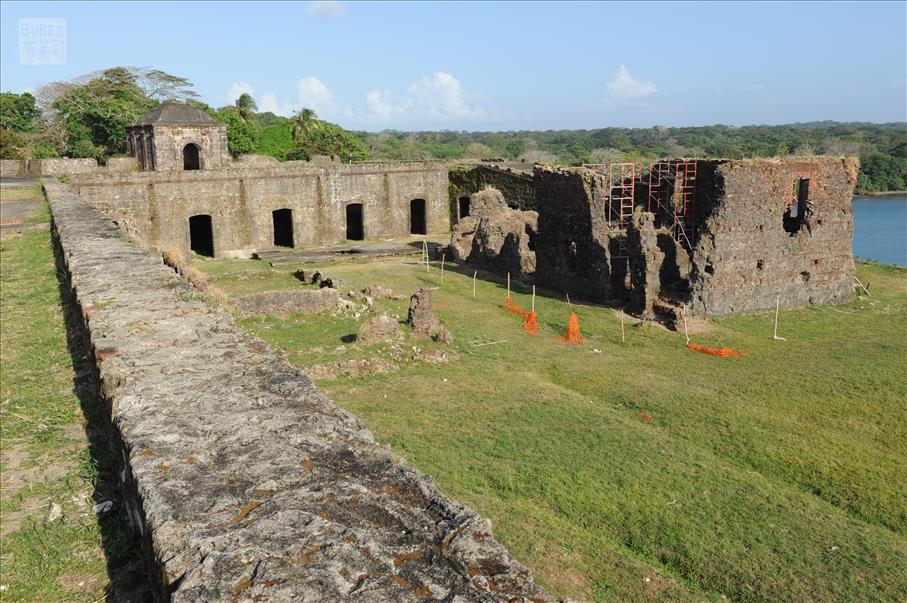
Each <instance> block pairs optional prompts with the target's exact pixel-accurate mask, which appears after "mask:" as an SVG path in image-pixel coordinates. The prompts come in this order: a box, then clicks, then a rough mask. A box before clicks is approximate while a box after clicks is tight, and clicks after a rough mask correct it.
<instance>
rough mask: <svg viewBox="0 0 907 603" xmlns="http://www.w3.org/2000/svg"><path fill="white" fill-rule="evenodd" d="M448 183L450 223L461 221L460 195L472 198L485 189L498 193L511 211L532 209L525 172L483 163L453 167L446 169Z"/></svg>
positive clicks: (531, 192) (532, 194)
mask: <svg viewBox="0 0 907 603" xmlns="http://www.w3.org/2000/svg"><path fill="white" fill-rule="evenodd" d="M449 181H450V187H449V195H450V222H451V224H455V223H456V222H457V221H458V220H459V219H460V218H461V216H460V213H459V201H458V199H459V198H460V197H461V196H464V195H465V196H472V195H473V194H475V193H477V192H479V191H482V190H484V189H486V188H489V187H491V188H494V189H496V190H499V191H501V194H503V195H504V199H505V200H506V202H507V205H508V206H509V207H510V208H511V209H519V210H534V209H535V208H536V207H535V187H534V185H533V179H532V172H530V171H528V170H518V169H513V168H510V167H503V166H501V167H498V166H494V165H487V164H477V165H476V164H473V165H456V166H452V167H451V168H450V175H449ZM470 213H472V212H471V211H470Z"/></svg>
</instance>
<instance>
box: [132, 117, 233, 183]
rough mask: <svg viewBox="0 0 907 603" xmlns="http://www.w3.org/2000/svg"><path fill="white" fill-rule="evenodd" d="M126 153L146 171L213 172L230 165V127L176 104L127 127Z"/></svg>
mask: <svg viewBox="0 0 907 603" xmlns="http://www.w3.org/2000/svg"><path fill="white" fill-rule="evenodd" d="M126 152H127V153H129V154H130V155H131V156H133V157H135V158H136V159H137V160H138V164H139V168H140V169H143V170H157V171H168V170H213V169H217V168H220V167H224V166H226V165H229V163H230V155H229V153H228V152H227V126H226V125H224V124H222V123H220V122H218V121H215V120H214V119H212V118H211V117H209V116H208V115H206V114H205V113H204V112H203V111H200V110H199V109H197V108H195V107H193V106H192V105H189V104H187V103H178V102H175V101H168V102H165V103H162V104H160V105H158V106H157V107H155V108H154V109H152V110H151V111H149V112H148V113H146V114H145V115H143V116H141V117H140V118H139V119H138V120H137V121H136V122H135V123H134V124H132V125H131V126H129V127H127V128H126Z"/></svg>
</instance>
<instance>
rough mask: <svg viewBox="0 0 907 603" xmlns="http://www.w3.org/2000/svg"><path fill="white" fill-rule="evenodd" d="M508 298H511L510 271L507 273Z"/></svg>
mask: <svg viewBox="0 0 907 603" xmlns="http://www.w3.org/2000/svg"><path fill="white" fill-rule="evenodd" d="M507 299H510V273H509V272H508V273H507Z"/></svg>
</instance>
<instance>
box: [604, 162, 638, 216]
mask: <svg viewBox="0 0 907 603" xmlns="http://www.w3.org/2000/svg"><path fill="white" fill-rule="evenodd" d="M638 173H639V171H638V169H637V165H636V164H635V163H612V164H610V165H608V179H609V181H610V186H611V195H610V199H609V200H608V220H610V221H611V222H616V225H617V227H618V228H619V229H621V230H623V229H625V228H626V227H627V224H629V223H630V218H632V217H633V200H634V198H635V194H636V179H637V177H638Z"/></svg>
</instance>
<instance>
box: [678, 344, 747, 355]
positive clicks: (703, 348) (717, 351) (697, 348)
mask: <svg viewBox="0 0 907 603" xmlns="http://www.w3.org/2000/svg"><path fill="white" fill-rule="evenodd" d="M687 348H689V349H691V350H693V351H694V352H702V353H703V354H709V355H711V356H720V357H722V358H746V352H745V351H743V350H734V349H731V348H710V347H709V346H707V345H699V344H698V343H688V344H687Z"/></svg>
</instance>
